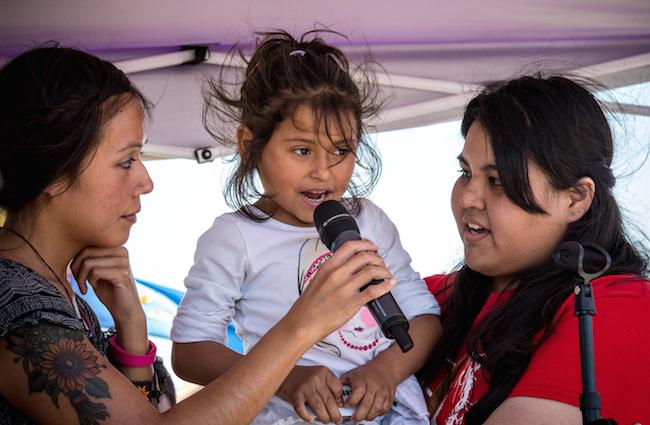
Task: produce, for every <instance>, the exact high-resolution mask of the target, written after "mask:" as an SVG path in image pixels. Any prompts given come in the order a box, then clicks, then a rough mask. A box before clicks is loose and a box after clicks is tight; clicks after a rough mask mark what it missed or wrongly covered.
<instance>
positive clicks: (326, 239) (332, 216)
mask: <svg viewBox="0 0 650 425" xmlns="http://www.w3.org/2000/svg"><path fill="white" fill-rule="evenodd" d="M314 224H315V225H316V229H317V230H318V234H319V235H320V238H321V240H322V241H323V243H324V244H325V246H327V247H328V248H330V249H331V248H332V242H334V240H335V239H336V238H337V237H338V236H339V235H340V234H341V233H343V232H344V231H346V230H353V231H355V232H357V233H359V227H358V226H357V223H356V221H355V220H354V218H353V217H352V216H351V215H350V213H349V212H348V210H346V209H345V207H344V206H343V205H342V204H341V203H340V202H337V201H333V200H329V201H325V202H323V203H322V204H320V205H318V206H317V207H316V209H315V210H314Z"/></svg>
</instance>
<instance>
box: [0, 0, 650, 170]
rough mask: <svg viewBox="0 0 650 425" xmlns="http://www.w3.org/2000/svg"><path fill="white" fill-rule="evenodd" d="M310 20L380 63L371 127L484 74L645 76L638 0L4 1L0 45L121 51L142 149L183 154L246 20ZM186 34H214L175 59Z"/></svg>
mask: <svg viewBox="0 0 650 425" xmlns="http://www.w3.org/2000/svg"><path fill="white" fill-rule="evenodd" d="M315 25H324V26H327V27H329V28H331V29H334V30H337V31H340V32H342V33H343V34H346V35H347V36H348V37H349V38H348V39H344V38H336V37H330V36H328V37H327V38H328V40H330V41H332V42H334V43H336V44H338V45H339V46H340V47H341V48H342V49H344V50H345V51H346V52H347V53H348V54H349V55H350V56H351V57H352V58H353V59H357V60H358V59H360V58H362V57H363V56H364V55H365V54H366V53H367V52H368V51H371V52H372V55H373V57H374V59H376V60H377V61H378V62H380V63H381V64H382V66H383V67H384V68H385V69H386V71H387V73H388V75H383V74H380V75H379V81H380V82H381V83H382V84H384V85H385V86H384V87H385V93H386V96H387V98H388V99H389V101H388V103H387V107H386V110H385V113H384V114H383V116H382V117H381V118H380V120H379V121H378V122H377V123H375V124H376V127H377V129H378V130H388V129H398V128H406V127H413V126H419V125H425V124H430V123H434V122H440V121H444V120H449V119H454V118H458V117H459V115H460V113H461V111H462V108H463V106H464V104H465V103H466V102H467V100H468V99H469V97H471V96H472V95H473V94H474V93H475V90H476V89H477V87H478V86H479V85H481V84H482V83H485V82H487V81H492V80H499V79H504V78H509V77H513V76H515V75H518V74H521V73H522V72H533V71H539V70H544V71H558V72H567V71H576V70H578V71H579V73H581V74H585V75H587V76H590V77H595V78H598V79H600V80H601V81H602V82H604V83H605V84H607V85H608V86H609V87H619V86H623V85H628V84H634V83H639V82H645V81H650V60H649V55H650V2H649V1H647V0H592V1H589V2H585V1H583V0H492V1H485V0H466V1H463V2H440V1H431V0H406V1H401V2H399V3H395V2H394V1H384V0H382V1H376V0H375V1H372V0H356V1H349V0H347V1H344V0H330V1H327V2H323V1H312V0H307V1H297V0H282V1H265V0H242V1H237V2H235V1H226V0H212V1H205V0H185V1H171V0H164V1H162V0H138V1H132V0H113V1H110V2H106V1H99V0H59V1H56V2H50V1H47V0H21V1H2V2H0V57H9V56H11V55H13V54H15V53H16V52H18V51H22V50H24V49H25V48H26V47H32V46H35V45H38V44H39V43H42V42H45V41H47V40H57V41H60V42H61V43H63V44H64V45H70V46H75V47H80V48H83V49H86V50H89V51H91V52H93V53H95V54H98V55H99V56H101V57H104V58H106V59H108V60H111V61H113V62H115V63H117V64H118V66H120V67H121V68H122V69H124V70H125V72H127V73H129V75H130V77H131V78H132V79H133V81H134V82H135V83H136V84H137V85H138V86H139V87H140V88H141V89H142V90H143V92H144V93H145V95H146V96H147V97H149V98H150V99H151V100H152V101H153V102H154V103H155V104H156V109H155V113H154V120H153V123H152V126H151V129H150V131H149V144H148V146H147V150H148V152H149V154H151V155H154V156H160V157H191V156H192V155H193V152H194V150H195V149H196V148H198V147H202V146H211V145H214V141H213V140H212V139H211V138H210V137H209V135H208V134H207V133H206V132H205V130H204V129H203V127H202V124H201V96H200V94H201V87H202V86H203V82H204V81H205V78H207V76H209V75H211V74H213V73H216V72H219V68H218V66H219V64H221V63H223V61H224V53H226V52H228V51H229V50H230V49H231V48H232V46H233V45H234V44H238V45H240V46H243V47H244V48H247V49H248V50H250V47H251V46H252V45H253V44H254V36H253V35H252V33H253V32H254V31H261V30H269V29H275V28H282V29H286V30H289V31H290V32H292V33H294V34H299V33H301V32H303V31H305V30H308V29H313V28H314V26H315ZM188 44H191V45H205V46H209V47H210V51H211V55H210V56H209V57H208V60H207V62H206V63H203V64H200V65H180V64H182V63H185V62H187V61H188V60H189V59H190V58H192V57H193V56H192V55H193V53H192V51H185V52H181V51H180V50H181V46H184V45H188ZM161 55H162V56H161ZM143 58H147V59H143ZM234 70H235V71H236V68H234ZM624 109H625V110H626V111H627V112H630V113H638V114H647V113H648V108H647V107H643V106H639V105H628V106H626V107H625V108H624ZM218 152H221V151H218ZM218 152H217V153H218Z"/></svg>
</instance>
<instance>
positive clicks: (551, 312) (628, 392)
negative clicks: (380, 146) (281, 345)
mask: <svg viewBox="0 0 650 425" xmlns="http://www.w3.org/2000/svg"><path fill="white" fill-rule="evenodd" d="M462 134H463V136H464V138H465V145H464V147H463V150H462V152H461V154H460V155H459V156H458V160H459V163H460V168H461V170H460V172H461V175H460V177H459V178H458V180H457V181H456V183H455V185H454V189H453V192H452V209H453V212H454V216H455V219H456V223H457V225H458V230H459V233H460V236H461V238H462V240H463V245H464V255H465V260H464V264H463V265H462V267H461V268H460V269H459V270H458V271H457V272H456V273H454V274H452V275H449V276H432V277H430V278H428V279H427V283H428V284H429V287H430V289H431V291H432V292H433V293H434V295H436V297H437V298H438V300H439V302H440V304H441V306H442V309H443V311H442V320H443V326H444V333H443V335H442V338H441V342H440V344H439V346H438V347H437V348H436V349H435V351H434V352H433V353H432V355H431V357H430V359H429V361H428V363H427V365H426V366H425V368H423V369H422V371H421V376H422V378H423V380H424V382H425V383H426V384H427V385H428V387H429V392H430V396H431V400H430V410H431V413H432V415H433V419H432V423H435V424H479V423H499V424H504V423H512V424H515V423H526V424H541V423H563V424H564V423H566V424H571V423H575V424H579V423H582V419H581V413H580V409H579V405H580V403H579V395H580V393H581V392H582V386H581V381H580V350H579V348H580V344H579V339H578V323H577V318H576V317H575V316H574V315H573V295H572V291H573V287H574V285H575V275H573V274H572V273H570V272H567V271H565V270H562V269H560V268H558V267H556V266H554V264H553V262H552V254H553V252H554V251H555V249H556V248H557V246H558V245H559V244H560V243H561V242H563V241H578V242H580V243H582V244H585V243H593V244H597V245H599V246H601V247H603V248H604V249H605V250H606V251H607V252H608V253H609V254H610V255H611V257H612V265H611V267H610V269H609V271H608V272H607V273H608V275H607V276H605V277H603V278H600V279H597V280H595V281H594V282H593V283H592V286H593V290H594V296H595V300H596V309H597V315H596V316H595V317H594V322H593V326H594V347H595V353H596V358H595V365H596V383H597V389H598V391H599V392H600V394H601V397H602V415H603V417H611V418H614V419H616V420H617V421H618V422H619V423H621V424H622V423H626V424H631V423H635V422H639V423H650V413H649V412H650V408H648V407H647V400H646V398H647V395H648V393H649V391H648V382H650V360H648V356H647V355H646V353H647V351H648V349H649V348H650V342H649V341H648V338H647V334H646V332H647V329H648V325H650V283H649V282H648V280H646V279H645V278H643V275H644V274H646V273H647V270H648V269H647V262H646V259H645V258H644V257H643V256H642V255H641V254H640V252H639V250H638V249H637V248H635V247H634V246H633V245H632V244H631V243H630V241H629V239H628V238H627V237H626V234H625V231H624V229H623V224H622V219H621V215H620V213H619V208H618V206H617V204H616V201H615V199H614V197H613V195H612V188H613V186H614V182H615V178H614V176H613V173H612V170H611V168H610V165H611V162H612V157H613V142H612V135H611V130H610V127H609V125H608V123H607V119H606V118H605V115H604V113H603V110H602V109H601V107H600V105H599V104H598V102H597V101H596V100H595V98H594V97H593V95H592V94H591V93H590V92H589V91H588V90H587V89H586V88H584V87H583V85H581V84H578V83H576V82H574V81H572V80H570V79H568V78H564V77H557V76H554V77H549V78H544V77H522V78H519V79H516V80H513V81H510V82H507V83H502V84H498V85H494V86H491V87H488V88H487V89H485V90H484V91H483V92H482V93H481V94H479V95H478V96H477V97H476V98H474V99H473V100H472V101H471V102H470V103H469V105H468V106H467V109H466V111H465V115H464V118H463V122H462Z"/></svg>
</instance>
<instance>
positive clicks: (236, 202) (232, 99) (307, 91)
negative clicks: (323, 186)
mask: <svg viewBox="0 0 650 425" xmlns="http://www.w3.org/2000/svg"><path fill="white" fill-rule="evenodd" d="M323 35H329V36H341V35H340V34H338V33H336V32H333V31H329V30H312V31H308V32H306V33H304V34H303V35H302V36H301V37H300V38H299V39H296V38H294V37H293V36H292V35H291V34H289V33H288V32H286V31H272V32H263V33H258V36H259V40H258V43H257V47H256V49H255V51H254V52H253V55H252V56H251V58H250V60H249V61H248V63H247V67H246V71H245V75H244V78H243V82H242V83H241V87H240V90H239V93H232V90H229V87H232V86H235V87H237V86H238V84H237V83H233V84H230V83H229V82H228V79H227V76H226V74H225V71H223V69H222V72H221V73H220V74H219V75H217V76H215V77H213V78H211V79H210V80H209V81H208V85H207V87H206V90H204V94H203V97H204V105H205V106H204V110H203V124H204V126H205V128H206V130H207V131H208V132H209V133H210V134H211V135H212V137H213V138H214V139H215V140H216V141H217V142H219V143H220V144H221V145H223V146H226V147H229V148H231V149H232V148H234V147H235V146H236V140H235V132H234V131H233V127H235V126H243V127H246V128H247V129H248V130H249V131H250V133H251V136H252V137H251V140H250V141H248V142H247V145H246V154H245V155H236V156H235V160H236V161H237V162H236V169H235V170H234V172H233V173H232V175H231V176H230V178H229V179H228V181H227V183H226V186H225V188H224V195H225V198H226V202H227V204H228V206H230V207H231V208H233V209H235V210H239V211H240V212H242V213H244V214H245V215H246V216H248V217H249V218H251V219H254V220H260V219H264V218H268V217H258V216H257V215H256V214H255V212H253V211H252V210H250V209H248V208H246V207H247V206H248V205H250V204H252V203H253V202H254V201H255V200H257V199H258V198H259V197H260V196H262V195H263V194H262V193H260V191H259V190H258V188H257V186H256V169H257V166H258V164H259V162H260V159H261V156H262V151H263V150H264V147H265V146H266V144H267V142H268V141H269V139H270V138H271V135H272V134H273V131H274V130H275V129H276V127H277V125H278V124H279V123H280V122H281V121H283V120H284V119H286V118H291V117H293V114H294V112H295V111H296V109H297V108H298V107H300V106H303V105H305V106H308V107H310V109H311V110H312V112H313V113H314V122H316V123H321V122H322V123H324V124H325V126H326V128H325V130H326V132H327V134H328V135H329V134H331V132H332V130H337V131H338V133H339V134H341V135H343V136H344V137H345V139H344V140H343V141H342V142H344V143H345V145H346V146H347V148H349V150H350V152H352V153H353V154H354V155H355V157H356V159H355V161H356V165H357V167H355V172H354V174H353V177H352V181H351V182H350V185H349V186H348V193H350V195H351V196H352V198H353V202H352V209H353V210H358V208H359V207H360V204H359V203H358V202H356V201H354V200H355V199H356V198H358V197H360V196H365V195H367V194H369V193H370V192H371V191H372V189H373V188H374V186H375V185H376V183H377V181H378V179H379V175H380V173H381V159H380V156H379V153H378V152H377V151H376V150H375V149H374V146H373V144H372V142H371V140H370V138H369V137H368V134H367V128H366V125H367V123H368V122H369V121H370V120H371V119H372V118H374V117H376V116H377V114H378V112H379V110H380V108H381V106H382V101H381V100H380V97H379V91H378V85H377V83H376V77H375V74H374V72H373V70H372V67H373V66H374V62H372V61H371V60H365V61H363V62H362V63H360V64H358V65H357V66H355V67H351V66H350V62H349V61H348V58H347V57H346V56H345V54H344V53H343V52H342V51H341V50H340V49H338V48H337V47H335V46H333V45H331V44H328V43H326V42H325V41H324V40H323V39H322V38H321V36H323ZM240 56H241V57H242V58H244V55H243V53H242V52H240ZM330 125H333V126H334V127H335V128H332V129H330V128H327V127H328V126H330ZM271 215H272V213H271Z"/></svg>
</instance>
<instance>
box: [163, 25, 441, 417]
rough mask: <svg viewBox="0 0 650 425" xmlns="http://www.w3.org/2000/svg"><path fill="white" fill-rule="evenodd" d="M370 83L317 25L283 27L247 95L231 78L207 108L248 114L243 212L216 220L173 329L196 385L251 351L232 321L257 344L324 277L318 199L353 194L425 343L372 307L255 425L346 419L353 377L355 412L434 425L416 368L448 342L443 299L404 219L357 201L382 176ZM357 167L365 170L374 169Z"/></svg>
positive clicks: (177, 354) (304, 363)
mask: <svg viewBox="0 0 650 425" xmlns="http://www.w3.org/2000/svg"><path fill="white" fill-rule="evenodd" d="M309 38H311V39H309ZM364 75H365V76H366V77H368V76H369V75H370V74H368V73H366V74H364ZM365 81H366V83H365V84H363V85H361V86H360V87H359V86H357V84H356V83H355V81H354V80H353V77H352V75H351V73H350V71H349V65H348V61H347V59H346V57H345V56H344V55H343V53H342V52H341V51H340V50H338V49H337V48H335V47H333V46H330V45H328V44H326V43H325V42H323V41H322V40H321V39H319V38H317V37H314V34H313V33H307V34H305V35H304V36H303V37H302V39H301V40H300V41H298V40H295V39H294V38H293V37H291V36H290V35H289V34H287V33H285V32H275V33H267V34H264V38H263V40H262V41H261V43H260V44H259V45H258V47H257V49H256V51H255V53H254V54H253V56H252V58H251V60H250V62H249V63H248V67H247V69H246V78H245V81H244V82H243V84H242V86H241V95H240V96H237V97H235V98H234V99H233V98H231V97H229V96H228V94H227V93H226V92H225V90H223V83H213V84H212V87H211V88H212V92H211V94H210V96H209V97H208V109H207V113H208V114H212V113H217V115H216V116H217V118H219V119H220V120H223V117H224V114H227V115H226V116H228V117H230V118H231V119H233V120H236V122H237V123H238V124H239V127H238V130H237V134H236V141H237V152H238V159H239V166H238V168H237V170H236V171H235V173H234V174H233V176H232V178H231V180H230V182H229V186H228V195H229V196H228V199H230V200H231V201H233V204H234V206H235V208H236V209H237V212H234V213H228V214H224V215H222V216H220V217H218V218H217V219H216V220H215V222H214V225H213V226H212V228H211V229H209V230H208V231H207V232H206V233H205V234H204V235H203V236H202V237H201V238H200V240H199V242H198V247H197V252H196V255H195V264H194V266H193V267H192V269H191V270H190V272H189V275H188V277H187V279H186V281H185V284H186V286H187V288H188V291H187V295H186V296H185V298H184V300H183V302H182V304H181V306H180V308H179V310H178V314H177V316H176V319H175V321H174V326H173V328H172V339H173V340H174V342H175V344H174V357H173V358H174V360H173V362H174V369H175V371H176V372H177V373H178V374H179V376H181V377H183V378H184V379H187V380H190V381H193V382H197V383H206V382H208V381H210V380H212V379H214V378H215V377H216V376H219V375H221V374H222V373H224V372H225V371H227V370H228V369H229V368H231V367H232V366H233V365H234V364H236V362H237V361H239V359H241V358H242V356H241V355H239V354H237V353H235V352H233V351H231V350H229V349H228V348H226V347H225V346H224V343H225V339H226V326H227V325H228V323H229V322H230V321H231V320H233V319H234V321H235V322H236V323H237V327H238V331H239V335H240V336H241V338H242V339H243V341H244V345H245V350H246V351H248V350H250V348H251V347H253V346H255V344H257V343H258V341H259V339H260V338H261V337H262V336H263V335H264V334H265V333H266V332H267V331H268V330H269V329H270V328H271V327H272V326H273V325H274V324H275V323H276V322H277V321H278V319H279V318H280V317H282V316H283V315H284V314H285V313H286V311H287V310H289V309H290V308H291V306H292V304H293V303H295V302H296V300H298V299H299V297H300V296H301V293H302V291H304V290H305V288H308V287H311V285H314V284H315V283H314V282H313V280H312V279H313V278H314V276H318V274H319V273H317V271H318V269H319V267H321V266H322V264H324V263H326V261H328V260H327V259H328V258H329V256H330V255H331V253H330V252H329V250H328V249H327V248H325V247H324V246H323V245H322V243H320V242H319V238H318V234H317V232H316V229H315V228H314V225H313V213H314V208H315V207H316V206H317V205H319V204H320V203H321V202H323V201H325V200H328V199H335V200H339V199H341V197H343V195H344V194H345V193H346V192H349V193H350V194H351V195H352V199H348V200H346V202H347V204H348V205H349V207H350V209H352V210H353V211H354V214H355V215H356V219H357V221H358V223H359V227H360V230H361V233H362V235H364V237H367V238H368V239H369V240H371V241H373V242H374V243H375V244H376V246H377V248H376V250H374V251H375V252H376V253H377V254H378V255H379V256H381V257H382V258H383V259H384V261H385V262H386V266H387V267H388V268H389V269H390V270H391V272H392V273H393V275H394V277H395V278H396V279H397V281H398V284H397V287H396V288H395V289H394V290H393V295H394V296H395V298H396V300H397V301H398V303H399V304H400V306H401V308H402V310H403V311H404V313H405V315H406V316H407V318H408V319H409V320H410V335H411V337H412V338H413V340H414V343H415V347H414V348H413V349H412V350H411V351H409V352H408V353H406V354H404V353H402V352H401V351H400V349H399V347H397V346H396V345H392V342H393V341H391V340H388V339H386V338H385V337H384V336H383V334H382V333H381V330H380V328H379V327H378V325H377V323H376V322H375V320H374V319H373V317H372V316H371V315H370V314H369V311H368V310H367V308H365V307H364V308H362V309H361V310H359V312H358V313H357V315H356V316H355V317H354V318H353V319H352V320H351V321H350V322H348V323H347V324H346V325H345V326H343V327H341V328H340V329H339V330H338V331H336V332H334V333H333V334H331V335H329V336H327V337H326V338H324V339H323V340H322V341H320V342H319V343H318V344H316V346H314V347H312V349H310V350H309V351H308V352H307V353H306V354H305V355H304V356H303V357H302V358H301V360H300V361H299V362H298V365H297V366H296V367H295V368H294V370H293V371H292V372H291V374H290V375H289V376H288V377H287V379H286V380H285V381H284V383H283V384H282V386H281V387H280V389H279V391H278V392H277V396H278V397H275V398H274V399H273V400H272V401H271V403H270V404H269V405H267V407H266V408H265V409H264V410H263V412H262V414H261V415H260V416H258V418H257V421H256V423H261V424H262V423H263V424H270V423H276V422H277V423H294V421H298V420H299V418H298V416H297V415H299V417H300V418H302V419H303V420H305V421H311V420H313V419H314V416H316V417H317V418H318V419H319V420H321V421H323V422H329V421H335V422H339V421H341V419H342V416H341V414H340V411H339V407H342V406H343V397H342V389H343V388H342V387H343V385H347V386H349V387H350V388H351V394H350V395H349V398H347V400H346V402H345V405H346V406H347V407H352V408H353V410H352V412H354V414H353V416H352V419H354V420H358V421H361V420H373V419H377V420H379V419H380V417H381V416H382V415H386V416H385V418H384V422H385V423H428V419H427V413H426V406H425V405H424V402H423V399H422V395H421V390H420V388H419V386H418V384H417V382H416V380H415V378H414V377H413V376H412V373H413V372H415V371H416V370H417V369H418V368H419V367H420V366H422V363H423V361H424V359H425V358H426V356H427V355H428V352H429V350H430V349H431V347H432V345H433V343H434V341H435V339H436V336H437V333H438V329H439V324H438V320H437V317H435V316H433V315H434V314H437V313H438V305H437V303H436V301H435V299H434V298H433V297H432V296H431V294H429V293H428V291H427V288H426V285H425V284H424V282H423V281H422V280H420V278H419V276H418V274H417V273H416V272H414V271H413V270H412V269H411V267H410V265H409V264H410V258H409V256H408V255H407V253H406V252H405V251H404V250H403V248H402V247H401V244H400V241H399V237H398V234H397V230H396V229H395V226H394V225H393V224H392V223H391V221H390V220H389V219H388V218H387V217H386V215H385V214H384V213H383V212H382V211H381V210H380V209H379V208H378V207H376V206H375V205H373V204H372V203H371V202H370V201H368V200H365V199H359V198H358V196H359V194H360V193H364V191H367V190H369V189H370V188H371V187H372V185H373V184H374V182H375V181H376V179H377V177H378V157H377V155H376V153H375V152H374V151H373V150H372V148H371V146H369V144H368V140H367V136H366V133H365V128H364V120H365V119H367V118H369V116H371V115H372V114H373V113H374V112H376V109H377V108H376V104H375V100H374V99H375V94H376V92H375V91H374V90H373V87H374V86H372V85H370V84H368V78H366V79H365ZM224 105H225V106H224ZM208 118H209V116H208ZM207 121H209V119H208V120H207ZM213 134H215V136H217V137H218V140H221V141H224V142H227V140H228V139H227V137H222V136H221V135H219V134H218V133H217V132H214V131H213ZM233 136H234V135H233ZM230 137H231V138H232V136H230ZM355 163H356V164H357V165H358V167H357V169H356V170H355ZM359 168H361V170H359ZM355 171H357V172H358V171H366V172H367V175H366V178H365V180H363V178H362V176H361V175H359V174H357V175H356V176H355V177H353V176H354V175H355ZM257 177H259V180H260V181H261V185H262V187H263V190H262V191H261V192H260V191H258V189H257V186H256V182H255V179H256V178H257ZM329 261H331V260H329ZM409 376H410V378H409ZM400 383H402V384H400ZM253 385H255V382H242V386H244V387H248V386H253ZM394 401H395V403H393V402H394ZM308 409H309V410H311V412H310V411H309V410H308Z"/></svg>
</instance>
